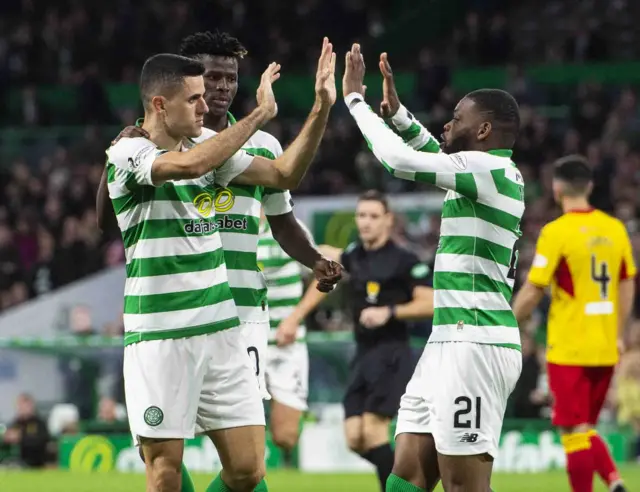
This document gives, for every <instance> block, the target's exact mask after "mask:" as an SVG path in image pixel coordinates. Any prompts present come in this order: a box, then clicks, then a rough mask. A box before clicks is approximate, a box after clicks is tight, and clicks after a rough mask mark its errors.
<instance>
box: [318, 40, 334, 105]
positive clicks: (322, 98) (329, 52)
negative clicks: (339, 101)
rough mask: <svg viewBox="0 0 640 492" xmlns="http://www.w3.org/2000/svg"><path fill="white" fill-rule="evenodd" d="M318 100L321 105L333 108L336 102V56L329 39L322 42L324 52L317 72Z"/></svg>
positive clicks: (321, 54)
mask: <svg viewBox="0 0 640 492" xmlns="http://www.w3.org/2000/svg"><path fill="white" fill-rule="evenodd" d="M316 98H317V99H318V101H319V102H320V103H321V104H324V105H328V106H333V104H334V103H335V102H336V54H335V53H334V52H333V45H332V44H331V43H330V42H329V39H328V38H324V39H323V41H322V52H321V53H320V58H319V59H318V71H317V72H316Z"/></svg>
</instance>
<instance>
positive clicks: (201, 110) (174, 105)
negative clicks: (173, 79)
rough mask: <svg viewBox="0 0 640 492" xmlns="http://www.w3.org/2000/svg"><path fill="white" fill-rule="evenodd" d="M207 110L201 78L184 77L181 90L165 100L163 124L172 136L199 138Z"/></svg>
mask: <svg viewBox="0 0 640 492" xmlns="http://www.w3.org/2000/svg"><path fill="white" fill-rule="evenodd" d="M208 109H209V108H208V107H207V104H206V103H205V101H204V80H203V79H202V77H186V78H185V79H184V83H183V85H182V89H181V90H179V91H178V92H177V93H176V94H174V95H173V96H172V97H170V98H167V99H165V105H164V111H165V113H164V116H165V124H166V125H167V128H168V130H169V132H170V133H171V134H172V135H175V136H179V137H188V138H195V137H199V136H200V134H201V133H202V125H203V123H204V115H205V114H207V111H208Z"/></svg>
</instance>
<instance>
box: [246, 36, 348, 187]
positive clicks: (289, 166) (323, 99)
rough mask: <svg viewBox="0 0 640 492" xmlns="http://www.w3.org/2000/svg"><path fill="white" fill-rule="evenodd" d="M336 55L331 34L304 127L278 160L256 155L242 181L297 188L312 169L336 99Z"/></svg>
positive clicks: (323, 50) (326, 44)
mask: <svg viewBox="0 0 640 492" xmlns="http://www.w3.org/2000/svg"><path fill="white" fill-rule="evenodd" d="M335 68H336V55H335V53H333V46H332V45H331V43H329V40H328V39H327V38H325V39H324V42H323V46H322V53H321V55H320V59H319V60H318V70H317V73H316V87H315V93H316V99H315V102H314V104H313V107H312V109H311V112H310V113H309V116H308V117H307V121H306V122H305V124H304V126H303V127H302V130H301V131H300V133H299V134H298V136H297V138H296V139H295V140H294V141H293V142H292V143H291V145H290V146H289V148H287V150H285V152H284V153H283V154H282V155H281V156H279V157H278V158H276V159H275V160H270V159H265V158H263V157H256V158H255V159H254V161H253V162H252V163H251V165H250V166H249V167H248V168H247V169H246V170H245V171H244V173H242V174H241V175H240V176H238V177H237V178H236V180H235V181H236V182H237V183H240V184H252V185H262V186H266V187H269V188H280V189H284V190H293V189H296V188H297V187H298V186H299V185H300V182H301V181H302V178H303V177H304V175H305V174H306V172H307V169H309V166H310V165H311V162H312V161H313V158H314V157H315V155H316V152H317V151H318V146H319V145H320V141H321V140H322V136H323V135H324V131H325V128H326V127H327V121H328V120H329V112H330V110H331V107H332V106H333V104H334V103H335V101H336V83H335Z"/></svg>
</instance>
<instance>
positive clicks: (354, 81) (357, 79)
mask: <svg viewBox="0 0 640 492" xmlns="http://www.w3.org/2000/svg"><path fill="white" fill-rule="evenodd" d="M364 73H365V66H364V57H363V56H362V53H361V52H360V45H359V44H358V43H355V44H354V45H353V46H352V47H351V51H349V52H347V56H346V57H345V69H344V77H342V93H343V95H344V96H348V95H349V94H351V93H352V92H357V93H358V94H362V95H363V96H364V92H365V90H366V87H365V86H364V85H363V82H364Z"/></svg>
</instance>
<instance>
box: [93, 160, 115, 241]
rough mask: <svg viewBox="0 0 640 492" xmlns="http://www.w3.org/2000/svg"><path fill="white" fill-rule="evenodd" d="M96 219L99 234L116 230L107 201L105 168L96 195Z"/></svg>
mask: <svg viewBox="0 0 640 492" xmlns="http://www.w3.org/2000/svg"><path fill="white" fill-rule="evenodd" d="M96 219H97V222H98V224H97V225H98V229H99V230H100V232H103V233H105V232H107V233H108V232H111V231H115V230H117V229H118V221H117V220H116V216H115V214H114V213H113V207H112V206H111V200H110V199H109V184H108V177H107V168H106V166H105V168H104V169H103V171H102V176H101V177H100V184H99V185H98V192H97V193H96Z"/></svg>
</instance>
